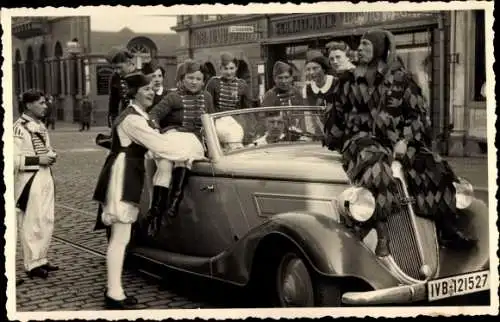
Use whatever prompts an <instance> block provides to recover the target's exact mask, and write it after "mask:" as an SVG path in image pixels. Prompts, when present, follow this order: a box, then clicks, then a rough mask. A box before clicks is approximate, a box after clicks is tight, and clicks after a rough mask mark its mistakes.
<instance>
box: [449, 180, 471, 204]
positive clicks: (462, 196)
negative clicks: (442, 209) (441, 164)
mask: <svg viewBox="0 0 500 322" xmlns="http://www.w3.org/2000/svg"><path fill="white" fill-rule="evenodd" d="M453 185H454V186H455V190H456V194H455V199H456V206H457V208H458V209H465V208H467V207H469V206H470V204H471V203H472V200H473V199H474V188H472V184H470V182H469V181H467V180H465V179H464V178H458V182H453Z"/></svg>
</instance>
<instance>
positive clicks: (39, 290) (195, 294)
mask: <svg viewBox="0 0 500 322" xmlns="http://www.w3.org/2000/svg"><path fill="white" fill-rule="evenodd" d="M107 131H108V130H107V129H105V128H102V127H101V128H93V129H91V131H89V132H78V130H77V125H74V127H70V126H68V125H65V126H63V127H59V128H58V129H56V130H55V131H51V133H50V134H51V140H52V144H53V146H54V147H55V149H56V151H57V153H58V161H57V163H56V165H55V166H54V167H53V171H54V176H55V180H56V208H55V210H56V222H55V231H54V238H53V241H52V244H51V247H50V251H49V259H50V260H51V262H52V263H53V264H55V265H58V266H60V268H61V269H60V270H59V271H57V272H53V273H50V276H49V278H48V279H46V280H42V279H37V278H35V279H32V280H31V279H29V278H27V277H26V275H25V274H24V270H23V267H22V257H21V253H20V246H19V243H18V247H17V253H16V271H17V278H23V279H24V280H25V283H24V284H22V285H20V286H18V287H17V290H16V300H17V304H16V305H17V309H18V311H61V310H100V309H103V304H104V297H103V292H104V288H105V286H106V266H105V257H104V254H105V252H106V237H105V233H104V232H103V231H98V232H95V231H93V226H94V223H95V213H96V209H97V205H96V203H95V202H93V201H92V200H91V197H92V192H93V189H94V187H95V183H96V180H97V175H98V173H99V171H100V169H101V166H102V164H103V162H104V159H105V156H106V151H105V150H104V149H102V148H99V147H97V146H96V145H95V143H94V139H95V136H96V134H97V133H99V132H107ZM451 162H452V166H454V168H455V169H456V171H457V172H458V173H459V174H461V175H464V176H465V177H467V178H468V179H469V180H471V182H473V184H474V186H478V187H487V166H486V165H487V162H486V159H470V160H466V161H464V160H462V159H456V160H451ZM482 198H483V197H482ZM483 199H484V198H483ZM74 244H76V245H74ZM170 274H172V275H168V274H167V275H166V278H165V281H161V280H160V279H158V278H157V277H154V276H150V275H147V274H145V273H144V272H140V271H137V270H133V269H127V270H126V271H125V272H124V276H123V283H124V286H125V288H126V290H127V292H128V293H129V294H130V295H134V296H136V297H137V298H138V300H139V302H140V303H141V304H140V306H139V307H138V308H142V309H147V308H155V309H167V308H217V307H232V306H233V305H237V304H236V303H240V302H238V301H241V300H242V299H241V298H238V296H229V295H226V296H224V297H225V298H222V296H217V295H215V296H214V294H217V293H220V292H221V291H222V292H226V291H232V290H230V289H228V288H226V287H225V286H220V285H217V286H213V285H212V284H211V282H208V281H207V282H206V284H204V283H205V282H199V281H197V280H191V279H188V278H185V277H180V278H179V277H177V276H176V275H177V274H176V273H170ZM190 280H191V281H190ZM219 287H220V288H221V290H218V288H219ZM228 298H231V299H230V300H228ZM243 300H244V299H243ZM233 301H234V302H233Z"/></svg>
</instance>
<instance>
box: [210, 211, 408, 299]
mask: <svg viewBox="0 0 500 322" xmlns="http://www.w3.org/2000/svg"><path fill="white" fill-rule="evenodd" d="M278 235H279V236H280V237H282V238H286V239H288V240H289V241H290V242H292V243H293V244H295V246H296V247H297V249H298V250H299V251H300V252H302V254H303V255H304V257H305V258H306V259H307V261H308V262H309V264H310V266H311V267H312V268H313V269H314V270H315V271H316V272H317V273H319V274H321V275H325V276H332V277H355V278H359V279H361V280H364V281H365V282H366V283H368V284H369V285H370V286H372V287H373V288H374V289H379V288H386V287H392V286H397V285H399V284H400V282H399V281H398V280H397V279H396V277H394V276H393V275H392V274H391V273H390V272H389V270H388V269H387V268H386V267H385V266H384V264H383V263H382V262H381V261H380V260H379V259H378V258H377V257H376V256H375V254H374V253H373V252H372V251H371V250H370V249H368V247H367V246H365V244H364V243H363V242H362V241H360V240H359V238H358V237H356V236H355V235H354V234H353V233H351V232H350V231H349V230H348V229H347V228H346V227H345V226H344V225H343V224H341V223H339V222H337V221H336V220H335V219H334V218H332V217H331V216H327V215H323V214H317V213H311V212H303V211H298V212H287V213H282V214H276V215H274V216H272V217H271V218H270V219H269V220H267V221H266V222H264V223H263V224H262V225H260V226H258V227H256V228H254V229H253V230H252V231H250V233H249V234H247V235H246V236H245V237H244V238H242V239H240V240H239V241H238V242H237V243H236V244H235V245H234V246H233V247H232V248H231V249H229V250H228V251H226V252H224V253H223V254H220V255H219V256H217V257H215V258H213V260H212V275H213V276H214V277H220V278H222V277H223V278H224V279H230V280H231V282H233V283H236V284H246V283H247V282H248V281H249V279H250V273H251V269H252V264H253V260H254V258H255V256H256V250H257V249H258V246H259V244H261V243H263V242H265V240H266V239H267V238H269V237H270V236H274V237H276V236H278Z"/></svg>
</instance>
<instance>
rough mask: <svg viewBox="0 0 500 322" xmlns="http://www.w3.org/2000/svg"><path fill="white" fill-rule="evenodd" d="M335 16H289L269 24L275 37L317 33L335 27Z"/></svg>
mask: <svg viewBox="0 0 500 322" xmlns="http://www.w3.org/2000/svg"><path fill="white" fill-rule="evenodd" d="M336 18H337V17H336V15H335V14H333V13H332V14H320V15H316V14H314V15H307V16H304V15H301V16H299V17H296V18H295V17H293V16H290V18H289V19H286V20H280V21H274V22H272V23H271V26H272V27H271V33H272V34H273V35H275V36H284V35H289V34H296V33H303V32H308V31H318V30H324V29H329V28H333V27H335V22H336Z"/></svg>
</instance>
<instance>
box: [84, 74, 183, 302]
mask: <svg viewBox="0 0 500 322" xmlns="http://www.w3.org/2000/svg"><path fill="white" fill-rule="evenodd" d="M124 80H125V81H126V82H127V88H128V92H127V98H128V99H129V100H130V104H129V106H128V107H127V108H126V109H125V110H124V111H123V112H122V113H121V114H120V116H119V117H118V118H117V119H116V120H115V122H114V123H113V126H112V129H111V133H112V144H111V152H110V154H109V155H108V157H107V159H106V162H105V163H104V166H103V168H102V170H101V173H100V175H99V179H98V182H97V185H96V188H95V191H94V196H93V199H94V200H96V201H98V202H99V205H100V207H99V210H98V214H97V221H96V226H95V229H96V230H97V229H104V228H106V227H110V228H111V229H110V230H111V235H110V238H109V244H108V249H107V254H106V266H107V289H106V291H105V294H104V296H105V301H106V307H107V308H108V309H122V310H123V309H132V308H134V307H135V305H136V304H137V299H136V298H135V297H133V296H127V295H126V293H125V291H124V289H123V285H122V281H121V278H122V272H123V261H124V258H125V249H126V247H127V245H128V243H129V241H130V236H131V232H132V224H133V223H134V222H135V221H136V220H137V217H138V215H139V204H140V199H141V193H142V189H143V185H144V172H145V170H144V155H145V154H146V152H147V151H148V150H150V151H153V152H154V153H155V154H157V155H160V156H161V157H163V158H166V159H169V160H175V161H180V162H183V161H186V160H187V159H188V157H187V156H185V154H186V153H185V152H184V151H183V150H181V149H179V148H178V147H175V145H173V144H171V143H169V142H167V140H165V136H163V135H161V134H160V133H158V132H157V131H155V130H154V129H153V128H152V127H151V126H150V125H149V123H148V121H149V116H148V114H147V113H146V109H148V108H149V106H151V104H153V98H154V92H153V88H152V85H151V81H150V79H149V78H148V77H146V76H144V74H143V73H141V72H135V73H132V74H129V75H128V76H126V77H125V78H124Z"/></svg>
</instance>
